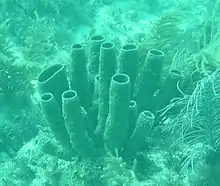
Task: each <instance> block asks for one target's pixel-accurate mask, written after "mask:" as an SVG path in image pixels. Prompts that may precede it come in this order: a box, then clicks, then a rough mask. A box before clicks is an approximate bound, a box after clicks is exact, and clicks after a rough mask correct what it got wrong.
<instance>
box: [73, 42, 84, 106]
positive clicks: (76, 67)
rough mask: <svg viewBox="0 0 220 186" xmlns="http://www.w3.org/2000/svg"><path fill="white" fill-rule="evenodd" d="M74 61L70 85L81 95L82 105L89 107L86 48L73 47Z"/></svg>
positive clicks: (75, 45)
mask: <svg viewBox="0 0 220 186" xmlns="http://www.w3.org/2000/svg"><path fill="white" fill-rule="evenodd" d="M71 57H72V61H71V74H70V85H71V89H72V90H75V91H76V92H77V93H78V95H79V100H80V104H81V105H82V106H83V107H84V108H87V107H88V73H87V68H86V63H87V58H86V55H85V50H84V47H83V46H82V45H81V44H74V45H73V46H72V55H71Z"/></svg>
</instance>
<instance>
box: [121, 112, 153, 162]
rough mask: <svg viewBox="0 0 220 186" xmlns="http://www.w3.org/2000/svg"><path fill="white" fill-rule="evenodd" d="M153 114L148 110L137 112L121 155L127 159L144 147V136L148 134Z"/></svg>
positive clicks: (150, 129) (151, 125)
mask: <svg viewBox="0 0 220 186" xmlns="http://www.w3.org/2000/svg"><path fill="white" fill-rule="evenodd" d="M154 120H155V116H154V114H152V113H151V112H149V111H143V112H141V113H140V114H139V116H138V119H137V122H136V127H135V129H134V131H133V134H132V135H131V137H130V138H129V140H128V141H127V144H126V146H125V148H124V151H123V157H124V159H125V160H128V159H130V158H132V157H133V155H134V154H135V153H137V152H139V151H141V150H142V148H144V145H145V139H146V137H148V136H150V133H151V131H152V127H153V124H154Z"/></svg>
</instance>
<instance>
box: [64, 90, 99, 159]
mask: <svg viewBox="0 0 220 186" xmlns="http://www.w3.org/2000/svg"><path fill="white" fill-rule="evenodd" d="M62 103H63V104H62V105H63V107H62V109H63V117H64V121H65V125H66V128H67V131H68V134H69V137H70V141H71V144H72V147H73V148H74V149H75V151H76V152H78V153H79V154H80V155H81V156H83V157H92V156H94V155H95V150H94V144H93V141H92V140H91V138H90V137H89V136H88V133H87V130H86V119H85V117H84V114H85V111H84V109H83V108H82V107H81V106H80V103H79V97H78V95H77V93H76V91H74V90H67V91H65V92H64V93H63V94H62Z"/></svg>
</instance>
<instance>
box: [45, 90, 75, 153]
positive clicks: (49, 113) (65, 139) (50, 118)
mask: <svg viewBox="0 0 220 186" xmlns="http://www.w3.org/2000/svg"><path fill="white" fill-rule="evenodd" d="M41 105H42V108H43V111H44V114H45V116H46V119H47V122H48V124H49V127H50V129H51V131H52V133H53V134H54V136H55V138H56V140H57V141H58V142H60V144H61V145H62V147H64V148H65V149H67V150H68V151H69V152H70V151H72V150H73V149H72V146H71V143H70V139H69V135H68V133H67V130H66V127H65V125H64V120H63V117H62V114H61V110H60V108H59V106H58V104H57V102H56V100H55V98H54V96H53V94H51V93H44V94H42V96H41Z"/></svg>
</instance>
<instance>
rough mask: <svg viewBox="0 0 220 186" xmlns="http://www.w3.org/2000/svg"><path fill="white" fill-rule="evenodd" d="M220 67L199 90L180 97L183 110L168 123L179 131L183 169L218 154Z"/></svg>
mask: <svg viewBox="0 0 220 186" xmlns="http://www.w3.org/2000/svg"><path fill="white" fill-rule="evenodd" d="M219 78H220V70H219V69H218V70H216V71H215V72H214V73H213V74H212V75H210V76H208V77H205V78H203V79H202V80H201V81H199V82H198V84H197V86H196V89H195V90H194V92H193V94H192V95H190V96H185V99H183V100H182V99H180V100H177V102H176V106H177V105H178V104H181V105H182V106H181V107H182V109H181V111H180V113H179V114H178V115H177V116H176V117H175V118H174V119H173V120H172V121H171V122H168V123H167V125H166V130H169V131H171V132H172V133H175V134H179V135H180V136H179V138H178V140H177V143H178V144H179V145H181V146H182V148H183V149H184V150H183V151H185V152H184V154H183V160H182V166H183V168H188V166H192V168H194V167H195V165H196V163H197V162H198V161H199V160H200V159H202V158H204V157H206V156H207V154H209V153H215V152H216V151H218V150H219V147H220V146H219V145H220V125H219V124H220V123H219V121H220V118H219V116H220V110H219V108H218V105H219V103H220V99H219V95H220V91H219V90H220V89H219Z"/></svg>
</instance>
